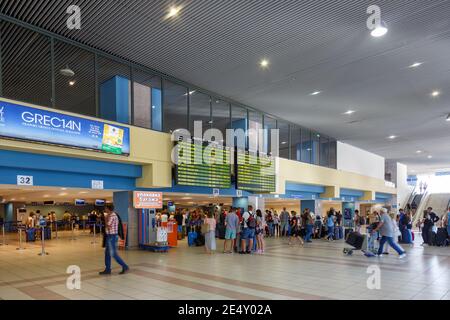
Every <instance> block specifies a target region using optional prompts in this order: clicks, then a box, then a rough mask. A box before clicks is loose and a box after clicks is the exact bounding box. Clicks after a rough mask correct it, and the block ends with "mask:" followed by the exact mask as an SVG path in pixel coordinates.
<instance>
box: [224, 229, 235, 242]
mask: <svg viewBox="0 0 450 320" xmlns="http://www.w3.org/2000/svg"><path fill="white" fill-rule="evenodd" d="M234 239H236V229H234V230H233V229H228V228H227V229H226V230H225V240H234Z"/></svg>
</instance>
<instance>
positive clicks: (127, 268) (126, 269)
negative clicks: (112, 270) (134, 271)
mask: <svg viewBox="0 0 450 320" xmlns="http://www.w3.org/2000/svg"><path fill="white" fill-rule="evenodd" d="M128 271H130V268H129V267H126V268H123V269H122V271H120V272H119V274H125V273H128Z"/></svg>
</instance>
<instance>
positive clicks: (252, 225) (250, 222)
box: [242, 212, 256, 229]
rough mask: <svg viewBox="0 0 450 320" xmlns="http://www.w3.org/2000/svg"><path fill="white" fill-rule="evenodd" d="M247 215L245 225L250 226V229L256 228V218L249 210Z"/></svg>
mask: <svg viewBox="0 0 450 320" xmlns="http://www.w3.org/2000/svg"><path fill="white" fill-rule="evenodd" d="M249 215H250V216H249V217H248V219H247V221H245V222H247V227H248V228H250V229H255V228H256V219H255V217H254V216H253V214H252V213H250V212H249ZM242 221H243V223H244V225H245V222H244V220H242Z"/></svg>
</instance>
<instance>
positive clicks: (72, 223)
mask: <svg viewBox="0 0 450 320" xmlns="http://www.w3.org/2000/svg"><path fill="white" fill-rule="evenodd" d="M74 225H75V221H71V226H72V237H71V239H70V240H71V241H74V240H77V238H75V230H74Z"/></svg>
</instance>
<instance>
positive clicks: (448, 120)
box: [445, 113, 450, 122]
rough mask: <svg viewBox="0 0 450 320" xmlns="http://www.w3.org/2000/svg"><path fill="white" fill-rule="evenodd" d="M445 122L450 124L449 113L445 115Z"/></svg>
mask: <svg viewBox="0 0 450 320" xmlns="http://www.w3.org/2000/svg"><path fill="white" fill-rule="evenodd" d="M445 121H447V122H450V113H449V114H448V115H447V118H446V119H445Z"/></svg>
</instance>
